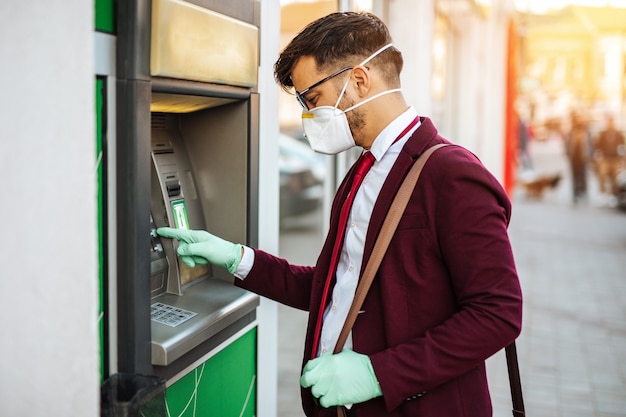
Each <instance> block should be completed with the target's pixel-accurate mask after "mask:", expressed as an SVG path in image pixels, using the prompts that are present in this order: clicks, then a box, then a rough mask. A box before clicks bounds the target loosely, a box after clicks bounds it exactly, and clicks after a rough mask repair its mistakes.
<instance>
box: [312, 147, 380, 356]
mask: <svg viewBox="0 0 626 417" xmlns="http://www.w3.org/2000/svg"><path fill="white" fill-rule="evenodd" d="M374 160H375V158H374V155H372V153H371V152H365V153H364V154H363V155H361V157H360V158H359V160H358V162H357V167H356V173H355V174H354V180H352V186H351V187H350V192H349V193H348V196H347V197H346V201H344V203H343V205H342V206H341V211H340V212H339V224H338V225H337V226H338V228H337V237H336V239H335V245H334V246H333V253H332V257H331V258H330V268H329V269H328V275H326V281H325V283H324V292H323V293H322V301H321V303H320V310H319V313H318V314H319V315H318V317H317V323H316V325H315V333H314V336H313V353H312V356H311V357H312V358H315V357H316V356H317V347H318V345H319V338H320V334H321V327H322V321H323V316H324V310H325V308H326V303H327V300H328V292H329V290H330V283H331V281H332V278H333V276H334V275H335V272H336V271H337V265H338V264H339V254H340V253H341V247H342V246H343V238H344V234H345V232H346V225H347V223H348V215H349V214H350V208H351V207H352V202H353V201H354V196H355V194H356V192H357V191H358V190H359V186H360V185H361V183H362V182H363V178H365V175H366V174H367V172H368V171H369V170H370V168H371V167H372V165H373V164H374Z"/></svg>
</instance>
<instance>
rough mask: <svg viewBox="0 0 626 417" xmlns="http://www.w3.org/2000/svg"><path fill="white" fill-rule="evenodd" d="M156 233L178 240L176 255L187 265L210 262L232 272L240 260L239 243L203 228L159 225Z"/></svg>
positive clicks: (240, 249)
mask: <svg viewBox="0 0 626 417" xmlns="http://www.w3.org/2000/svg"><path fill="white" fill-rule="evenodd" d="M157 234H159V235H160V236H163V237H167V238H171V239H178V240H180V244H179V245H178V255H180V259H181V260H182V261H183V262H184V263H185V264H186V265H187V266H189V267H192V268H193V267H194V266H196V265H204V264H206V263H207V262H210V263H212V264H213V265H217V266H222V267H224V268H226V269H227V270H228V272H230V273H231V274H233V273H235V271H236V270H237V266H239V262H241V256H242V247H241V245H240V244H239V243H232V242H229V241H227V240H224V239H221V238H219V237H217V236H215V235H212V234H211V233H209V232H206V231H204V230H185V229H173V228H171V227H159V228H158V229H157Z"/></svg>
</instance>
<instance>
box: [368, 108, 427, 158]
mask: <svg viewBox="0 0 626 417" xmlns="http://www.w3.org/2000/svg"><path fill="white" fill-rule="evenodd" d="M416 117H417V110H415V108H413V106H411V107H409V108H408V109H407V110H406V111H405V112H404V113H402V114H401V115H400V116H398V117H397V118H396V119H394V120H393V121H392V122H391V123H389V124H388V125H387V127H385V128H384V129H383V130H382V131H381V132H380V133H379V134H378V136H376V139H374V143H372V147H371V148H370V152H371V153H372V155H374V158H376V160H377V161H380V160H381V159H382V158H383V156H385V153H387V151H388V150H389V148H390V147H391V145H393V144H394V141H395V140H396V138H397V137H398V135H399V134H400V133H402V131H403V130H404V128H406V127H407V126H408V125H409V123H411V122H412V121H413V119H415V118H416ZM420 124H421V123H420V122H419V120H418V122H417V124H416V125H415V126H414V127H413V128H412V129H411V130H410V131H408V132H407V133H406V134H405V135H404V137H402V138H400V139H398V142H396V143H399V142H401V143H402V145H404V143H405V142H406V140H407V139H408V138H409V137H411V135H412V134H413V132H415V130H417V128H418V127H419V126H420Z"/></svg>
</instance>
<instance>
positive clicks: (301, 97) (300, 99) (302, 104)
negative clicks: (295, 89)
mask: <svg viewBox="0 0 626 417" xmlns="http://www.w3.org/2000/svg"><path fill="white" fill-rule="evenodd" d="M296 100H298V103H300V105H301V106H302V108H303V109H304V110H308V109H309V106H307V104H306V99H305V98H304V97H303V96H301V95H300V93H296Z"/></svg>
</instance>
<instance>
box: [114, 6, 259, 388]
mask: <svg viewBox="0 0 626 417" xmlns="http://www.w3.org/2000/svg"><path fill="white" fill-rule="evenodd" d="M117 5H118V7H117V16H118V22H121V23H120V25H119V28H118V35H117V48H116V51H117V66H116V102H117V106H116V114H115V118H116V142H115V164H116V169H115V172H116V177H115V195H116V198H115V201H112V202H111V204H114V207H115V208H114V210H113V211H114V212H115V222H113V223H112V224H114V227H115V229H114V230H112V231H111V233H110V238H111V239H112V240H113V241H114V242H115V245H114V249H112V252H111V256H110V257H109V259H110V264H111V265H112V269H113V270H114V273H113V274H112V275H114V277H115V278H114V279H112V280H111V283H112V285H111V286H110V288H111V289H110V292H111V294H112V296H111V298H112V299H113V300H114V304H113V305H114V306H115V307H114V308H115V310H114V311H113V312H112V313H111V319H110V320H109V323H110V327H111V330H110V332H109V333H110V334H111V337H110V351H111V355H110V356H111V359H110V361H111V370H112V372H118V373H133V374H153V375H158V376H161V377H163V378H165V379H166V380H167V381H168V384H173V383H174V382H175V381H176V380H178V379H180V378H181V377H182V376H184V375H185V374H186V373H188V372H189V370H190V369H192V368H193V367H194V366H196V365H197V364H198V363H200V362H202V361H206V360H207V358H209V357H211V355H212V352H215V351H217V350H218V349H221V348H222V347H223V346H224V345H228V344H229V343H231V342H232V341H233V340H234V339H236V338H238V337H239V335H240V334H241V332H249V329H250V328H251V327H254V326H255V325H256V308H257V306H258V304H259V298H258V296H257V295H255V294H252V293H249V292H247V291H244V290H242V289H240V288H237V287H235V286H234V285H233V284H232V281H233V279H234V278H233V277H232V276H231V275H230V274H229V273H228V272H227V271H226V270H223V269H220V268H218V267H213V266H211V265H208V264H207V265H202V266H197V267H194V268H189V267H187V266H186V265H184V264H183V263H182V262H180V260H179V257H178V256H177V255H176V249H177V242H176V241H174V240H172V239H165V238H161V237H159V236H158V235H157V234H156V229H157V228H158V227H162V226H170V227H183V228H189V229H202V230H207V231H209V232H211V233H213V234H215V235H216V236H219V237H221V238H223V239H227V240H230V241H232V242H238V243H242V244H247V245H250V246H257V245H258V237H257V231H258V146H259V143H258V140H259V116H258V115H259V96H258V90H257V71H258V54H259V50H258V49H259V44H258V28H259V25H260V23H259V22H260V17H259V16H260V12H259V4H258V2H257V1H255V0H233V1H232V2H221V1H218V0H202V1H200V2H189V1H183V0H132V1H129V2H119V3H118V4H117ZM122 23H123V24H122ZM194 25H196V26H194ZM190 45H191V46H192V47H189V46H190ZM185 47H188V48H189V49H185ZM194 60H195V61H194ZM194 62H195V63H194Z"/></svg>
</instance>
